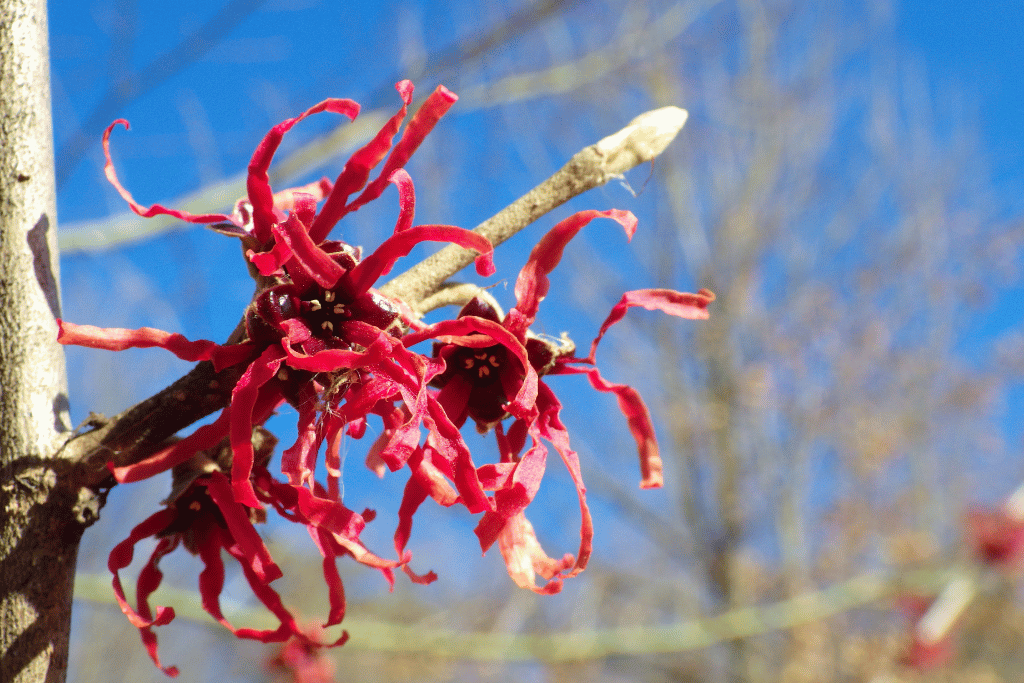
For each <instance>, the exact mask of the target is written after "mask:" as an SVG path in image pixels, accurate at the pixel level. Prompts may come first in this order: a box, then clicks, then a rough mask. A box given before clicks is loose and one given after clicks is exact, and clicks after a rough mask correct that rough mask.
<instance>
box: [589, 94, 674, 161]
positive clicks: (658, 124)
mask: <svg viewBox="0 0 1024 683" xmlns="http://www.w3.org/2000/svg"><path fill="white" fill-rule="evenodd" d="M688 116H689V113H688V112H687V111H686V110H685V109H681V108H679V107H661V108H660V109H652V110H651V111H648V112H644V113H643V114H640V115H639V116H637V117H636V118H635V119H633V120H632V121H630V122H629V124H627V125H626V127H625V128H623V129H622V130H620V131H619V132H617V133H613V134H612V135H609V136H608V137H606V138H602V139H601V140H599V141H598V142H597V143H596V144H595V145H594V149H595V150H596V151H597V152H598V154H600V155H601V156H603V157H605V168H606V170H607V171H608V172H609V173H623V172H625V171H628V170H629V169H631V168H633V167H634V166H638V165H640V164H642V163H645V162H648V161H652V160H654V159H655V157H657V156H658V155H660V154H661V153H662V152H664V151H665V149H666V148H667V147H668V146H669V143H671V142H672V141H673V140H674V139H675V137H676V135H678V134H679V131H681V130H682V129H683V126H684V125H685V124H686V119H687V117H688Z"/></svg>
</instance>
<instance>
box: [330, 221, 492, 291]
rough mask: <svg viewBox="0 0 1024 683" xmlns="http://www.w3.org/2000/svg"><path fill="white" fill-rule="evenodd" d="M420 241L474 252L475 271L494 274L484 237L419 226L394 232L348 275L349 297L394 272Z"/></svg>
mask: <svg viewBox="0 0 1024 683" xmlns="http://www.w3.org/2000/svg"><path fill="white" fill-rule="evenodd" d="M420 242H451V243H452V244H457V245H459V246H460V247H465V248H466V249H473V250H475V251H477V252H478V256H477V257H476V272H477V273H479V274H480V275H485V276H486V275H491V274H493V273H494V260H493V258H494V247H493V246H491V243H490V241H489V240H488V239H487V238H486V237H484V236H483V235H478V234H477V233H475V232H473V231H472V230H466V229H465V228H458V227H455V226H454V225H420V226H417V227H415V228H408V229H406V230H402V231H400V232H395V234H394V235H392V236H391V237H389V238H388V239H386V240H384V242H383V243H381V245H380V246H379V247H377V248H376V249H375V250H374V251H373V253H372V254H370V255H369V256H367V257H366V258H364V259H363V260H362V261H360V262H359V264H358V265H357V266H356V267H355V268H353V269H352V270H351V272H349V273H348V274H346V276H345V287H346V289H347V291H348V294H349V296H352V297H355V296H357V295H359V294H362V293H363V292H366V291H367V290H369V289H370V287H372V286H373V283H375V282H376V281H377V280H378V279H379V278H380V277H381V276H382V275H387V274H388V272H390V271H391V268H392V266H394V265H395V261H397V260H398V259H400V258H402V257H403V256H405V255H407V254H408V253H409V252H410V251H412V248H413V247H415V246H416V245H417V244H419V243H420Z"/></svg>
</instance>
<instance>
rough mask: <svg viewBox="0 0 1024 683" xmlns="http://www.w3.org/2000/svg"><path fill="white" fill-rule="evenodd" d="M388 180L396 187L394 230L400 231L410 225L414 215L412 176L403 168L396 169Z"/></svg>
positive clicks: (414, 199)
mask: <svg viewBox="0 0 1024 683" xmlns="http://www.w3.org/2000/svg"><path fill="white" fill-rule="evenodd" d="M388 182H390V183H392V184H393V185H394V186H395V187H397V188H398V221H397V222H396V223H395V232H402V231H403V230H408V229H409V228H410V227H412V219H413V217H414V216H415V215H416V191H415V190H414V189H413V185H412V178H411V177H410V176H409V172H408V171H406V170H405V169H404V168H399V169H396V170H395V172H394V173H392V174H391V177H390V178H388Z"/></svg>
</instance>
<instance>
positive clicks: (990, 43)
mask: <svg viewBox="0 0 1024 683" xmlns="http://www.w3.org/2000/svg"><path fill="white" fill-rule="evenodd" d="M899 17H900V19H899V23H898V28H897V34H898V35H899V37H900V38H901V40H902V41H904V43H905V45H906V47H907V50H908V51H909V52H910V53H912V54H914V55H916V56H918V57H919V58H920V59H921V61H922V64H923V67H924V69H925V70H926V71H927V73H928V77H929V79H930V80H931V82H932V83H934V84H935V85H937V86H938V87H939V89H940V90H939V91H940V92H942V90H949V89H951V90H959V91H960V92H961V93H962V96H963V97H964V98H965V99H966V100H967V101H968V102H973V104H974V105H975V106H976V107H977V112H978V115H979V118H980V121H981V129H982V132H983V135H984V139H985V142H986V143H987V147H988V150H987V151H988V152H989V154H990V155H991V160H992V164H993V170H994V172H995V180H996V182H997V184H998V185H999V187H1000V189H1001V190H1002V191H1003V192H1005V193H1006V196H1007V197H1009V198H1011V199H1014V200H1018V199H1019V198H1020V197H1021V195H1022V189H1024V30H1022V27H1024V3H1019V2H998V1H993V0H989V1H986V2H927V1H926V0H904V1H903V2H902V3H901V9H900V12H899Z"/></svg>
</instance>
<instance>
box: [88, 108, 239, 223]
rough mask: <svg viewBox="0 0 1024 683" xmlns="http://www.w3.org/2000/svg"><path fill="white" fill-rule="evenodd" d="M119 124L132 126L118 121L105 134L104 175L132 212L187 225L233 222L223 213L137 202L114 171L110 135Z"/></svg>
mask: <svg viewBox="0 0 1024 683" xmlns="http://www.w3.org/2000/svg"><path fill="white" fill-rule="evenodd" d="M117 124H121V125H122V126H124V127H125V130H127V129H128V128H129V127H130V126H129V125H128V122H127V121H126V120H124V119H118V120H117V121H114V122H113V123H112V124H110V125H109V126H107V129H106V130H105V131H104V132H103V156H104V157H106V162H105V163H104V164H103V173H104V174H105V175H106V176H107V180H108V181H110V184H111V185H113V186H114V189H115V190H117V193H118V194H120V195H121V198H122V199H124V200H125V201H126V202H128V206H130V207H131V209H132V211H134V212H135V213H137V214H138V215H139V216H142V217H143V218H152V217H153V216H157V215H165V216H173V217H175V218H177V219H178V220H180V221H185V222H186V223H200V224H202V223H217V222H219V221H228V222H230V221H231V217H230V216H227V215H225V214H222V213H204V214H199V215H194V214H190V213H188V212H187V211H178V210H176V209H168V208H165V207H163V206H160V205H159V204H154V205H153V206H149V207H146V206H143V205H142V204H139V203H138V202H136V201H135V199H134V198H133V197H132V195H131V193H130V192H129V191H128V190H126V189H125V188H124V186H123V185H121V181H119V180H118V179H117V172H116V171H115V170H114V161H113V160H112V159H111V158H110V133H111V131H113V130H114V127H115V126H117Z"/></svg>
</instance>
